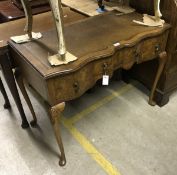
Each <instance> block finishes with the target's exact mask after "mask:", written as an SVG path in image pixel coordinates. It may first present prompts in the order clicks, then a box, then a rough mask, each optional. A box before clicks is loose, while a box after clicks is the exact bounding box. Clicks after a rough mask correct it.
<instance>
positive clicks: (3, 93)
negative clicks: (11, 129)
mask: <svg viewBox="0 0 177 175" xmlns="http://www.w3.org/2000/svg"><path fill="white" fill-rule="evenodd" d="M0 90H1V93H2V95H3V97H4V101H5V103H4V108H5V109H9V108H10V102H9V98H8V96H7V93H6V90H5V88H4V85H3V83H2V80H1V78H0Z"/></svg>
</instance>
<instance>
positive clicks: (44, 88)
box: [9, 11, 170, 165]
mask: <svg viewBox="0 0 177 175" xmlns="http://www.w3.org/2000/svg"><path fill="white" fill-rule="evenodd" d="M116 14H117V12H116V11H112V12H107V13H105V14H102V15H98V16H95V17H91V18H87V19H84V20H82V21H79V22H76V23H73V24H70V25H67V26H65V39H66V46H67V49H68V51H69V52H70V53H72V54H73V55H75V56H77V57H78V60H76V61H74V62H71V63H69V64H67V65H62V66H57V67H52V66H51V65H50V64H49V63H48V60H47V58H48V55H49V54H51V55H52V54H54V53H56V51H57V40H56V32H55V31H54V30H51V31H48V32H44V33H43V37H42V38H41V39H40V40H37V41H31V42H29V43H25V44H15V43H13V42H12V41H10V42H9V51H10V55H11V57H12V59H13V60H14V62H15V64H16V66H18V67H19V69H20V71H21V76H23V78H24V79H26V80H27V82H29V84H30V85H31V86H32V87H33V88H34V89H35V90H36V91H37V92H38V93H39V94H40V95H41V96H42V98H43V99H44V100H45V101H46V102H47V104H48V107H49V111H50V114H51V115H50V118H51V121H52V125H53V128H54V131H55V136H56V139H57V142H58V145H59V149H60V152H61V157H60V161H59V164H60V165H65V163H66V159H65V153H64V149H63V144H62V139H61V136H60V132H59V125H58V121H59V115H60V114H61V112H62V111H63V110H64V104H65V102H67V101H69V100H72V99H75V98H77V97H79V96H81V95H82V94H83V93H84V92H86V91H87V90H88V89H90V88H91V87H92V86H94V84H95V83H96V81H97V80H99V79H101V78H102V76H103V75H104V74H107V75H109V76H110V77H111V76H112V75H113V72H114V71H115V70H116V69H118V68H124V69H130V68H131V67H132V66H133V64H134V63H137V64H139V63H141V62H144V61H147V60H151V59H155V58H157V57H158V59H159V67H158V70H157V73H156V78H155V80H154V84H153V88H152V90H151V94H150V97H149V104H151V105H155V103H154V101H153V97H154V91H155V89H156V85H157V83H158V80H159V77H160V75H161V72H162V70H163V68H164V65H165V62H166V58H167V57H166V52H165V48H166V42H167V38H168V32H169V28H170V26H169V25H168V24H165V25H164V27H162V28H159V27H145V26H140V25H137V24H135V23H133V22H132V20H133V19H136V20H140V19H141V18H142V15H141V14H138V13H132V14H129V15H123V16H117V15H116Z"/></svg>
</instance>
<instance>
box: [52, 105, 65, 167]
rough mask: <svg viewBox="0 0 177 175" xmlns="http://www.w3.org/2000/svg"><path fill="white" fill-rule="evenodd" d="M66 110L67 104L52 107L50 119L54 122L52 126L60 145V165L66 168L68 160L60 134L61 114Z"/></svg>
mask: <svg viewBox="0 0 177 175" xmlns="http://www.w3.org/2000/svg"><path fill="white" fill-rule="evenodd" d="M64 108H65V103H60V104H58V105H56V106H53V107H50V109H49V112H50V119H51V122H52V126H53V129H54V133H55V137H56V140H57V143H58V147H59V149H60V153H61V155H60V160H59V165H60V166H64V165H65V164H66V158H65V152H64V147H63V143H62V138H61V134H60V129H59V117H60V114H61V112H62V111H63V110H64Z"/></svg>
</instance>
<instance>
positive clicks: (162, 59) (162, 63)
mask: <svg viewBox="0 0 177 175" xmlns="http://www.w3.org/2000/svg"><path fill="white" fill-rule="evenodd" d="M166 61H167V53H166V52H165V51H164V52H162V53H160V54H159V67H158V70H157V73H156V77H155V80H154V83H153V86H152V90H151V93H150V97H149V104H150V105H152V106H155V105H156V103H155V101H154V100H153V99H154V93H155V90H156V87H157V83H158V81H159V79H160V76H161V74H162V71H163V69H164V66H165V63H166Z"/></svg>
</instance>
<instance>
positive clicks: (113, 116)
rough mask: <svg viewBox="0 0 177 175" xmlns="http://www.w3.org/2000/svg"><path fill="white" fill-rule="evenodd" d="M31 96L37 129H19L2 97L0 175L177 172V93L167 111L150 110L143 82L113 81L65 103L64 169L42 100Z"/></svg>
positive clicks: (152, 174)
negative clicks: (4, 105) (36, 118)
mask: <svg viewBox="0 0 177 175" xmlns="http://www.w3.org/2000/svg"><path fill="white" fill-rule="evenodd" d="M7 91H8V89H7ZM8 93H9V91H8ZM29 93H30V94H29V95H30V97H31V100H32V103H33V106H34V110H35V112H36V115H37V117H38V122H39V126H40V127H39V128H37V129H34V128H31V129H30V128H29V129H27V130H23V129H21V127H20V124H21V122H20V117H19V113H18V111H17V108H16V106H15V104H14V101H13V99H12V97H11V95H10V94H9V98H10V102H11V105H12V109H11V110H10V111H8V110H5V109H3V103H4V100H3V98H2V96H1V95H0V104H1V105H0V141H1V144H0V175H11V174H13V175H106V174H110V175H113V174H114V175H176V174H177V127H176V126H177V107H176V104H177V92H176V93H174V94H173V95H172V96H171V98H170V102H169V103H168V104H167V105H166V106H164V107H163V108H160V107H158V106H155V107H151V106H149V105H148V103H147V100H148V96H147V95H146V94H148V91H147V90H146V89H145V88H144V87H143V86H142V85H141V84H138V83H137V82H132V83H131V85H126V84H125V83H123V82H116V81H113V82H111V85H110V86H108V87H96V88H95V91H94V92H93V93H91V94H85V95H83V96H82V97H81V98H79V99H77V100H75V101H72V102H70V103H67V105H66V109H65V112H64V116H63V118H62V124H61V131H62V137H63V143H64V146H65V152H66V158H67V165H66V166H65V167H59V166H58V147H57V144H56V141H55V137H54V134H53V130H52V127H51V125H50V122H49V119H48V116H47V113H46V111H45V110H44V108H43V105H42V102H41V103H39V101H41V99H39V100H37V99H36V98H35V97H34V96H36V94H35V93H34V92H33V91H32V90H30V92H29ZM22 101H23V105H24V109H25V111H26V116H27V117H28V120H29V121H30V120H31V118H32V117H31V114H30V112H29V109H28V107H27V105H26V103H25V102H24V100H22Z"/></svg>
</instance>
